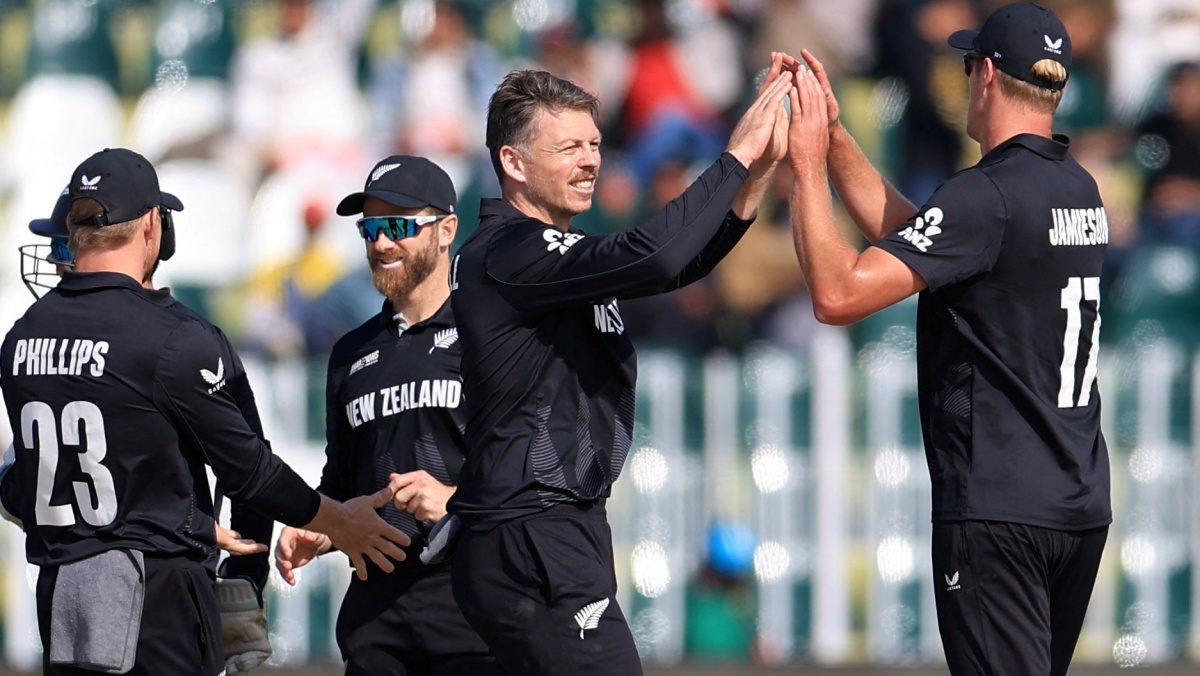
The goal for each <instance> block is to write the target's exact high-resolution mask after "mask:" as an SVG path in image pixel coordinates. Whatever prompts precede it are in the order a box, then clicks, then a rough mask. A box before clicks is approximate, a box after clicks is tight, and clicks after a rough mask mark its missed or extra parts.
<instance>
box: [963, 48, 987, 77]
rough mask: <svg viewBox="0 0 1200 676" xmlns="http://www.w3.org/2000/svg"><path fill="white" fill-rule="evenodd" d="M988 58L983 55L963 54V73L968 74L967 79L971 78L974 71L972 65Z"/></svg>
mask: <svg viewBox="0 0 1200 676" xmlns="http://www.w3.org/2000/svg"><path fill="white" fill-rule="evenodd" d="M986 58H987V57H986V56H983V55H982V54H963V72H964V73H966V74H967V77H971V71H972V70H974V66H972V65H971V64H973V63H975V62H976V61H983V60H984V59H986Z"/></svg>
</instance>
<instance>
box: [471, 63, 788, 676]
mask: <svg viewBox="0 0 1200 676" xmlns="http://www.w3.org/2000/svg"><path fill="white" fill-rule="evenodd" d="M781 69H782V60H781V56H780V55H773V57H772V64H771V68H770V69H768V73H767V77H766V78H765V79H764V81H763V84H762V86H761V87H760V89H759V92H758V96H757V98H756V100H755V101H754V103H752V104H751V106H750V109H749V111H747V113H746V114H745V115H744V116H743V117H742V119H741V121H739V123H738V124H737V126H736V128H735V129H734V131H733V133H732V136H731V138H730V141H729V145H728V147H727V151H726V152H725V153H724V154H722V156H721V157H720V158H719V159H718V160H717V161H716V162H714V163H713V164H712V166H711V167H709V168H708V169H707V170H705V171H704V173H702V174H701V175H700V177H699V178H697V179H696V182H695V183H693V184H692V185H691V186H690V187H689V188H688V189H687V190H685V191H684V193H683V194H682V195H680V196H679V197H678V198H676V199H675V200H673V201H671V202H670V203H669V204H668V205H667V206H666V207H664V208H663V209H662V210H661V211H659V212H658V213H657V214H656V215H655V216H653V217H652V218H651V219H650V220H648V221H647V222H646V223H644V224H642V225H641V226H639V227H638V228H636V229H634V230H632V231H629V232H621V233H616V234H612V235H604V236H592V235H587V234H586V233H584V232H582V231H580V230H578V229H576V228H573V227H571V223H570V222H571V218H572V217H573V216H575V215H578V214H581V213H583V212H585V211H587V210H588V209H590V208H591V205H592V194H593V191H594V190H595V182H596V178H597V175H598V173H599V170H600V133H599V131H597V128H596V114H597V108H598V102H597V101H596V99H595V97H593V96H592V95H591V94H589V93H587V92H585V91H583V90H582V89H580V88H579V87H577V86H576V85H574V84H573V83H571V82H567V81H565V80H561V79H558V78H556V77H554V76H552V75H550V74H549V73H545V72H540V71H518V72H513V73H510V74H509V75H508V77H506V78H505V80H504V81H503V82H502V83H501V85H500V86H499V88H498V89H497V90H496V92H495V93H494V94H493V95H492V99H491V102H490V105H489V107H488V123H487V144H488V149H489V150H490V152H491V156H492V163H493V165H494V166H495V169H496V173H497V175H498V176H499V178H500V186H501V195H502V199H499V200H493V199H488V200H484V201H483V203H482V205H481V207H480V224H479V229H478V230H477V231H476V232H475V233H474V234H473V235H472V236H471V238H470V239H469V240H467V242H466V243H464V244H463V246H462V248H461V250H460V252H459V254H458V256H457V257H456V259H455V262H454V264H453V266H452V273H451V287H452V288H453V289H454V290H453V291H452V294H453V299H454V302H453V307H454V317H455V320H456V322H457V324H458V329H459V332H460V334H461V336H462V342H463V347H462V350H463V363H462V371H463V381H464V386H465V397H466V402H467V412H468V418H467V434H466V440H467V461H466V464H465V465H464V466H463V470H462V475H461V477H460V480H459V487H458V490H457V492H456V493H455V494H454V497H453V498H452V499H451V501H450V505H451V511H452V512H454V513H455V514H456V515H457V518H459V519H461V520H462V522H463V523H464V532H463V534H462V536H461V538H460V540H459V541H458V545H457V550H456V552H455V558H454V578H453V579H454V594H455V597H456V598H457V599H458V604H459V606H460V607H461V608H462V610H463V613H464V614H465V615H466V616H467V620H468V621H470V622H471V624H472V626H474V627H475V628H476V629H478V630H479V633H480V635H482V636H483V638H484V640H485V641H487V643H488V646H489V647H490V648H491V650H492V654H494V655H495V656H496V658H497V660H498V661H499V662H500V665H501V666H502V667H503V669H504V670H505V671H507V672H508V673H511V674H522V675H526V674H578V675H583V674H620V675H621V676H628V675H630V674H640V673H642V670H641V664H640V662H639V660H638V654H637V649H636V647H635V646H634V642H633V636H632V634H631V633H630V630H629V625H628V623H627V622H626V620H625V617H624V615H623V614H622V612H621V609H620V607H619V606H618V605H617V603H616V596H615V592H616V575H615V571H614V567H613V551H612V533H611V531H610V530H609V527H608V523H607V520H606V518H605V506H604V503H605V499H606V498H607V497H608V495H609V492H610V487H611V485H612V483H613V482H614V481H615V480H616V479H617V476H618V475H619V474H620V472H621V467H622V465H623V464H624V461H625V456H626V454H627V452H628V451H629V446H630V443H631V440H632V434H633V417H634V383H635V380H636V375H637V366H636V360H635V355H634V349H633V344H632V343H631V342H630V340H629V337H628V335H627V334H626V333H625V325H624V322H623V321H622V319H621V313H620V311H619V309H618V305H617V302H618V300H620V299H626V298H636V297H639V296H648V295H652V294H657V293H663V292H666V291H670V290H672V289H677V288H680V287H682V286H684V285H686V284H689V283H691V282H693V281H696V280H697V279H700V278H702V277H704V276H705V275H706V274H708V273H709V271H711V270H712V269H713V267H714V266H715V265H716V264H717V263H718V262H719V261H720V260H721V259H722V258H723V257H724V256H725V254H726V253H728V252H729V251H730V250H731V249H732V248H733V246H734V245H735V244H737V242H738V240H739V239H740V238H741V236H742V234H743V233H745V231H746V229H747V228H748V227H749V226H750V223H751V221H752V220H753V219H754V216H755V214H756V211H757V209H758V206H759V203H760V202H761V200H762V196H763V194H764V192H765V190H766V188H767V184H768V182H769V181H770V178H771V176H772V173H773V171H774V168H775V166H776V165H777V164H778V162H779V161H780V160H781V159H782V157H783V154H784V152H785V146H786V141H785V137H786V126H787V122H786V121H787V116H786V111H785V108H784V106H783V100H784V98H785V97H786V94H787V90H788V89H789V88H790V87H791V81H790V78H789V77H786V76H783V75H782V74H781Z"/></svg>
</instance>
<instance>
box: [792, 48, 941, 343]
mask: <svg viewBox="0 0 1200 676" xmlns="http://www.w3.org/2000/svg"><path fill="white" fill-rule="evenodd" d="M821 89H822V88H821V85H820V83H819V82H818V81H817V78H815V77H814V76H813V74H811V73H808V72H806V71H803V70H802V71H800V72H798V73H796V89H795V90H793V91H792V93H791V100H792V122H791V128H790V131H789V139H788V140H789V153H790V156H789V159H790V161H791V163H792V168H793V170H794V171H795V178H794V179H793V184H792V195H791V202H790V204H791V215H792V232H793V236H794V237H795V243H796V256H797V258H798V259H799V261H800V268H801V269H802V270H803V271H804V277H805V279H806V280H807V281H808V286H809V291H810V292H811V294H812V299H813V311H814V313H815V314H816V317H817V319H818V320H820V321H821V322H824V323H827V324H849V323H852V322H856V321H858V320H860V319H862V318H863V317H866V316H867V315H869V314H871V313H874V312H876V311H878V310H881V309H883V308H885V307H887V306H889V305H891V304H893V303H896V302H897V301H900V300H902V299H904V298H907V297H908V296H910V295H912V294H914V293H917V292H918V291H921V290H922V289H924V288H925V283H924V281H923V280H922V279H921V277H920V276H919V275H917V274H916V273H915V272H913V271H912V270H911V269H910V268H909V267H908V266H907V265H905V264H904V263H902V262H901V261H900V260H899V259H898V258H896V257H895V256H893V255H892V254H890V253H888V252H886V251H883V250H882V249H879V248H877V247H870V248H868V249H867V250H866V251H865V252H863V253H862V254H859V252H858V251H857V250H856V249H855V248H854V247H852V246H850V244H849V243H847V242H846V240H845V238H844V237H842V234H841V232H839V231H838V229H837V227H836V226H835V224H834V220H833V203H832V198H831V195H830V194H829V181H828V174H827V172H826V168H825V166H826V157H827V151H828V148H827V144H828V142H829V137H828V132H827V124H828V112H827V110H826V106H825V105H824V104H823V101H822V99H823V95H822V91H821Z"/></svg>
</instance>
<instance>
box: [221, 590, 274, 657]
mask: <svg viewBox="0 0 1200 676" xmlns="http://www.w3.org/2000/svg"><path fill="white" fill-rule="evenodd" d="M217 609H218V610H219V611H220V612H221V639H222V641H223V643H224V647H225V673H226V674H244V673H246V672H248V671H250V670H251V669H253V668H254V667H257V666H259V665H260V664H262V663H263V662H266V661H267V658H269V657H270V656H271V641H270V640H269V639H268V637H267V636H268V632H267V614H266V612H265V606H264V604H263V597H262V590H261V589H259V588H258V586H257V585H255V584H254V583H253V582H251V581H250V579H249V578H246V577H220V576H218V577H217Z"/></svg>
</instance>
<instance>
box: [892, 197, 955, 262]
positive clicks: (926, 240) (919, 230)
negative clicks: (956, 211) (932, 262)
mask: <svg viewBox="0 0 1200 676" xmlns="http://www.w3.org/2000/svg"><path fill="white" fill-rule="evenodd" d="M945 219H946V215H945V214H944V213H943V212H942V210H941V208H940V207H930V208H929V210H928V211H926V212H925V213H924V214H922V215H920V216H917V220H916V221H915V222H914V223H913V224H912V225H910V226H908V227H907V228H905V229H903V230H901V231H900V236H901V237H903V238H904V239H906V240H908V241H909V242H911V243H912V245H913V246H915V247H917V249H919V250H920V251H921V253H928V252H929V247H931V246H933V238H934V237H937V236H938V235H940V234H942V228H941V225H942V221H944V220H945Z"/></svg>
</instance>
